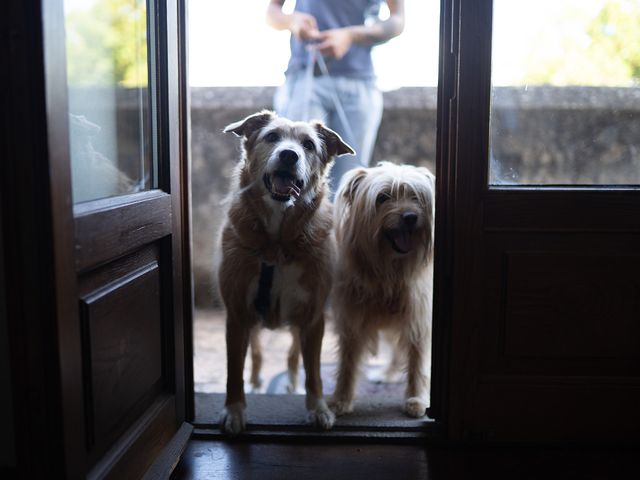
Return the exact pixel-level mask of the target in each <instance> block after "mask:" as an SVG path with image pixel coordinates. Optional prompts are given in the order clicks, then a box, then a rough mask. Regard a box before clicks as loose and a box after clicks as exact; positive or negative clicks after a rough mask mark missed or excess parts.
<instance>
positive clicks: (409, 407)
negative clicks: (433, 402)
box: [404, 397, 428, 418]
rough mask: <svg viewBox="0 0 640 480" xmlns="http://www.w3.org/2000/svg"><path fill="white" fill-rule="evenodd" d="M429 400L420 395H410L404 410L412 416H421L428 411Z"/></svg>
mask: <svg viewBox="0 0 640 480" xmlns="http://www.w3.org/2000/svg"><path fill="white" fill-rule="evenodd" d="M427 407H428V405H427V402H425V401H424V400H423V399H422V398H420V397H410V398H407V401H406V403H405V405H404V411H405V412H406V413H407V415H409V416H410V417H415V418H420V417H424V416H425V414H426V413H427Z"/></svg>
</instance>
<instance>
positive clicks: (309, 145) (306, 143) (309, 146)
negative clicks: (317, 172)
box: [302, 140, 316, 150]
mask: <svg viewBox="0 0 640 480" xmlns="http://www.w3.org/2000/svg"><path fill="white" fill-rule="evenodd" d="M302 146H303V147H304V149H305V150H315V148H316V146H315V144H314V143H313V142H312V141H311V140H305V141H304V142H302Z"/></svg>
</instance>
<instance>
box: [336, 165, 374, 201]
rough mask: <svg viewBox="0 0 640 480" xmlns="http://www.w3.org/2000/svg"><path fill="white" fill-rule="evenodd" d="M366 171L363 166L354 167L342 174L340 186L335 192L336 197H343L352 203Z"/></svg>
mask: <svg viewBox="0 0 640 480" xmlns="http://www.w3.org/2000/svg"><path fill="white" fill-rule="evenodd" d="M367 174H368V172H367V170H366V169H365V168H354V169H353V170H349V171H348V172H346V173H345V174H344V175H343V176H342V180H341V181H340V186H339V187H338V191H337V193H336V197H338V198H341V199H343V200H344V201H345V202H347V203H348V204H349V205H351V204H352V203H353V200H354V199H355V196H356V192H357V191H358V187H359V186H360V184H361V183H362V180H364V178H365V177H366V176H367Z"/></svg>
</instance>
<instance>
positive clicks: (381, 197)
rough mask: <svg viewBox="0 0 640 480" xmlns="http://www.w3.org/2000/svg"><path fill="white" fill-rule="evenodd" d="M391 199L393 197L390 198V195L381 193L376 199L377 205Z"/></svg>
mask: <svg viewBox="0 0 640 480" xmlns="http://www.w3.org/2000/svg"><path fill="white" fill-rule="evenodd" d="M390 198H391V197H390V196H389V195H388V194H386V193H380V194H378V196H377V197H376V203H377V204H378V205H380V204H382V203H384V202H386V201H387V200H389V199H390Z"/></svg>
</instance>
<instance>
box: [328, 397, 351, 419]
mask: <svg viewBox="0 0 640 480" xmlns="http://www.w3.org/2000/svg"><path fill="white" fill-rule="evenodd" d="M329 406H330V407H331V410H333V413H335V414H336V416H338V417H339V416H340V415H344V414H345V413H351V412H353V400H344V399H341V398H336V397H333V398H332V399H331V400H329Z"/></svg>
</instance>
